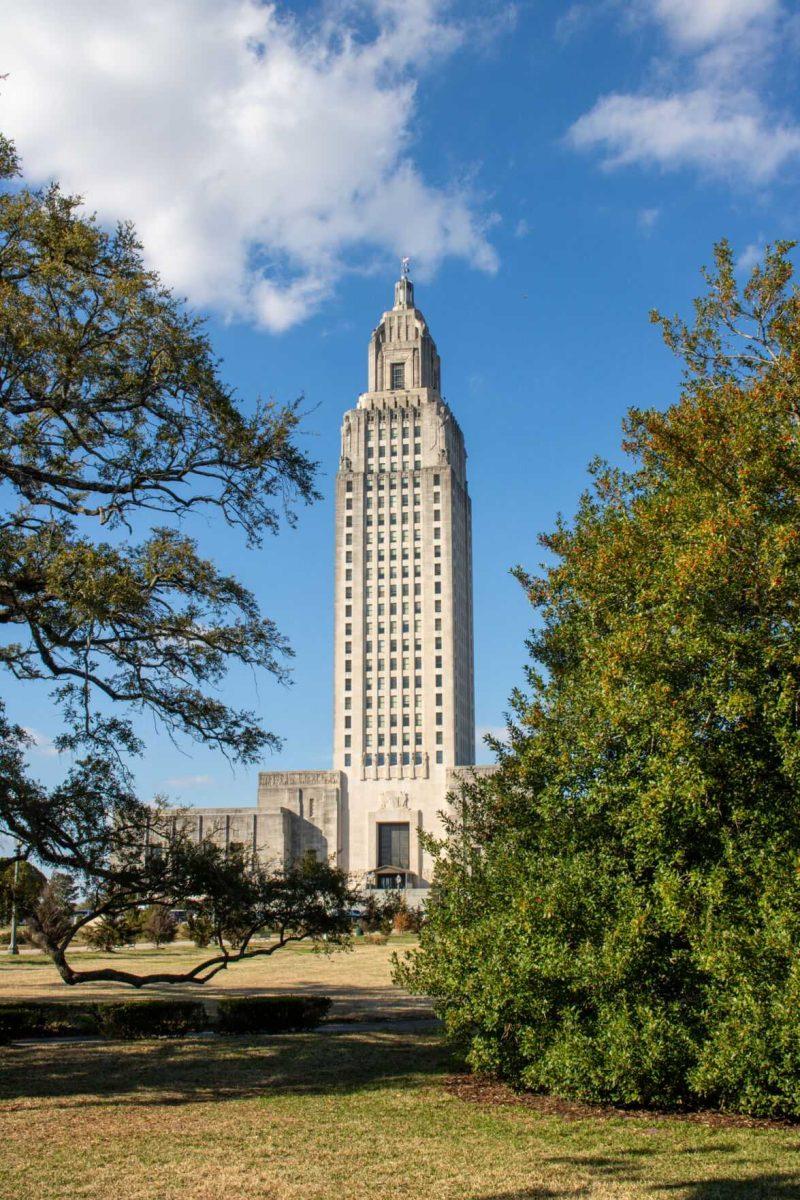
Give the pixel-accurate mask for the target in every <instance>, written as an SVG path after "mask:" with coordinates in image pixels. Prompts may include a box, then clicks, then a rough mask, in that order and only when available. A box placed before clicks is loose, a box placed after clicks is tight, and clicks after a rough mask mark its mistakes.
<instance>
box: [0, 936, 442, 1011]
mask: <svg viewBox="0 0 800 1200" xmlns="http://www.w3.org/2000/svg"><path fill="white" fill-rule="evenodd" d="M415 941H416V939H415V938H414V937H413V936H411V935H404V936H401V937H397V936H393V937H391V938H390V939H389V942H388V943H387V944H386V945H384V946H373V945H367V944H364V943H361V942H356V945H355V947H354V949H353V950H350V951H343V952H338V953H334V954H330V955H328V954H318V953H315V952H314V951H313V949H312V947H311V946H310V945H306V944H305V943H300V944H299V945H296V946H287V947H286V948H285V949H284V950H280V951H278V953H277V954H275V955H273V956H272V957H271V958H267V959H264V958H256V959H251V960H249V961H248V962H243V963H240V964H239V965H238V966H235V967H231V968H229V969H228V970H227V971H222V972H220V974H219V975H217V976H216V977H215V978H214V980H213V982H212V983H211V984H207V985H204V986H203V987H191V986H188V985H187V986H186V987H175V986H173V985H170V984H167V985H164V986H163V987H148V988H145V989H144V990H143V991H142V992H140V993H137V992H135V991H134V990H133V989H132V988H130V987H126V986H125V985H124V984H118V983H116V984H115V983H112V984H86V985H83V984H82V985H80V986H79V987H74V988H70V987H67V986H66V984H65V983H64V982H63V981H62V979H61V978H60V976H59V975H58V972H57V971H56V969H55V968H54V967H53V966H52V964H51V963H50V961H49V960H48V959H47V958H45V957H44V955H43V954H41V953H40V952H39V951H24V952H23V953H22V954H20V955H19V957H18V958H9V957H8V956H7V955H5V954H2V953H0V1001H4V1000H65V1001H70V1000H79V999H88V998H91V999H95V1000H97V999H101V998H102V999H115V998H116V999H131V998H132V997H135V996H137V995H141V996H190V997H192V998H195V999H207V1000H208V999H210V1000H213V999H215V998H217V997H218V996H236V995H247V996H254V995H268V994H269V993H271V992H286V991H287V990H291V991H293V992H298V993H303V992H316V993H320V992H324V994H325V995H326V996H330V997H331V998H332V999H333V1006H332V1008H331V1013H330V1017H331V1020H371V1019H375V1018H377V1019H392V1020H396V1019H399V1018H409V1017H410V1018H414V1017H425V1016H430V1015H431V1007H430V1005H429V1004H428V1003H427V1001H426V1000H425V999H424V998H421V997H419V996H409V995H407V994H406V993H405V992H401V991H400V990H399V989H398V988H395V987H394V986H393V985H392V981H391V964H390V960H391V956H392V954H393V952H394V951H395V950H397V951H399V952H401V953H402V952H403V951H405V950H407V949H409V948H410V947H411V946H413V945H414V943H415ZM203 954H204V952H203V951H201V950H197V949H195V947H194V946H191V945H189V944H179V945H176V946H164V947H162V949H161V950H152V949H149V948H142V947H140V946H136V947H134V948H132V949H126V950H116V951H115V952H114V953H113V954H100V953H96V952H93V951H89V950H78V951H77V952H76V953H75V954H74V955H73V960H74V963H75V965H76V966H78V967H84V966H85V967H89V966H92V967H98V966H104V965H108V966H114V967H120V968H122V969H124V970H132V971H140V972H147V971H161V970H164V971H185V970H188V969H189V968H190V967H191V966H193V965H194V964H195V963H197V962H201V961H202V958H201V956H202V955H203Z"/></svg>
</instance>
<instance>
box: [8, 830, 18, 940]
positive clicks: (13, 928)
mask: <svg viewBox="0 0 800 1200" xmlns="http://www.w3.org/2000/svg"><path fill="white" fill-rule="evenodd" d="M17 855H18V856H19V846H17ZM18 883H19V857H17V858H15V859H14V891H13V893H12V896H11V940H10V941H9V943H8V953H9V954H19V946H18V945H17V884H18Z"/></svg>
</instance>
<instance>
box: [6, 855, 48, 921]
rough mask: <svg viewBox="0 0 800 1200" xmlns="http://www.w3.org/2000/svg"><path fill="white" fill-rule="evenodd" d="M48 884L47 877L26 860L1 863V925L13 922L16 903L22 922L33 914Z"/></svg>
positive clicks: (18, 915)
mask: <svg viewBox="0 0 800 1200" xmlns="http://www.w3.org/2000/svg"><path fill="white" fill-rule="evenodd" d="M46 882H47V879H46V876H44V875H43V874H42V872H41V871H39V870H37V868H36V867H34V866H33V864H32V863H29V862H25V860H24V859H23V860H21V861H18V862H14V861H8V862H7V863H6V864H2V863H0V923H2V924H6V923H7V922H8V921H10V920H11V912H12V909H13V908H14V903H15V901H16V907H17V917H18V918H19V919H20V920H21V919H23V918H24V917H26V916H27V915H28V913H29V912H32V911H33V909H34V908H35V907H36V902H37V901H38V899H39V897H40V896H41V894H42V890H43V888H44V886H45V884H46Z"/></svg>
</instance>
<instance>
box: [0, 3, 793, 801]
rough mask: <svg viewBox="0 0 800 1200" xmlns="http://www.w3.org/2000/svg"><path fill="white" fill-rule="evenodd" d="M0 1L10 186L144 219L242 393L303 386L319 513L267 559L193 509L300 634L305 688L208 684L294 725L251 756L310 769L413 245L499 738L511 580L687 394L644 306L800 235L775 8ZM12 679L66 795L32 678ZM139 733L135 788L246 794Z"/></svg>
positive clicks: (787, 68) (150, 251)
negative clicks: (465, 460) (380, 336)
mask: <svg viewBox="0 0 800 1200" xmlns="http://www.w3.org/2000/svg"><path fill="white" fill-rule="evenodd" d="M0 18H2V22H3V28H4V39H3V42H4V44H3V46H2V47H0V73H6V72H7V73H8V79H7V80H6V82H5V83H4V84H3V89H2V94H0V127H2V128H3V129H4V131H6V132H7V133H10V134H11V135H12V136H13V137H14V138H15V139H16V140H17V142H18V146H19V150H20V152H21V155H22V158H23V163H24V166H25V169H26V173H27V175H28V177H29V178H30V179H31V180H34V181H40V180H44V179H48V178H52V177H57V178H59V179H61V180H62V181H63V183H64V184H65V185H66V186H67V187H68V188H69V189H71V190H74V191H79V192H81V193H82V194H84V195H85V196H86V200H87V205H88V206H89V207H91V208H94V209H96V210H97V212H98V214H99V216H100V218H101V219H102V220H104V221H109V222H111V221H114V220H116V219H118V218H120V217H132V218H133V219H134V220H135V222H136V224H137V227H138V228H139V230H140V232H141V235H142V238H143V241H144V245H145V251H146V253H147V256H148V259H149V261H150V262H151V263H152V264H153V265H154V266H156V267H157V268H158V269H159V270H160V271H161V272H162V274H163V276H164V278H165V279H166V280H167V281H168V282H170V283H171V284H172V285H173V286H175V288H176V289H177V290H178V291H179V293H181V294H184V295H186V296H187V297H188V299H189V302H190V303H191V304H192V305H193V306H194V307H196V308H197V309H198V310H199V311H202V312H206V313H208V314H209V321H210V332H211V336H212V340H213V342H214V345H215V347H216V348H217V350H218V352H219V353H220V355H221V356H222V357H223V359H224V366H223V372H224V375H225V377H226V378H227V379H228V380H229V381H230V382H231V383H233V384H235V385H236V387H237V388H238V389H239V392H240V394H241V396H242V397H243V400H244V402H245V403H249V402H251V401H252V399H253V398H254V397H255V396H256V395H257V394H258V393H261V394H263V395H268V394H271V395H274V396H275V397H277V398H280V399H286V400H289V399H292V398H294V397H295V396H297V395H299V394H301V393H302V394H303V395H304V396H305V400H306V405H307V409H308V415H307V417H306V419H305V422H304V429H303V435H302V436H303V438H304V444H305V445H306V447H307V448H308V450H309V452H310V453H311V454H312V455H313V456H314V457H315V458H317V459H318V460H319V462H320V471H321V473H320V480H319V482H320V490H321V491H322V493H323V500H322V501H321V502H320V503H319V504H317V505H316V506H315V507H314V508H312V509H308V510H304V511H302V512H301V513H300V519H299V522H298V525H297V527H296V528H295V529H288V530H285V531H284V532H283V533H282V534H281V536H280V537H279V538H277V539H270V540H269V541H268V542H266V543H265V545H264V547H263V549H262V550H260V551H248V550H247V548H246V547H245V546H244V545H243V544H242V543H241V542H239V541H238V540H237V539H236V538H235V537H232V536H231V535H230V533H229V532H227V531H226V530H225V529H223V528H221V527H220V526H219V525H218V524H216V523H214V522H211V523H209V524H201V523H198V524H197V525H195V526H193V527H192V528H193V531H194V532H195V533H196V534H197V536H198V537H199V538H200V540H201V544H202V546H203V548H204V549H205V551H206V552H207V553H208V554H209V555H210V556H213V557H215V558H216V559H218V560H219V561H220V562H221V563H222V564H223V565H224V566H225V567H227V568H228V569H230V570H231V571H234V572H235V573H236V574H238V575H239V576H240V577H241V578H242V579H243V580H244V581H245V582H246V583H247V584H248V585H249V586H250V587H251V588H252V589H253V590H254V591H255V593H256V594H257V595H258V596H259V598H260V600H261V603H262V606H263V609H264V611H265V612H266V613H267V614H268V615H269V616H271V617H273V618H274V619H275V620H276V621H277V622H278V624H279V626H280V627H281V629H282V630H283V631H284V633H286V634H287V635H288V637H289V638H290V641H291V643H292V645H293V648H294V650H295V654H296V658H295V661H294V667H293V669H294V684H293V686H292V687H290V688H288V689H285V688H281V687H279V686H278V685H276V684H275V683H273V682H272V681H271V679H270V678H269V677H262V678H259V679H254V678H252V677H250V676H249V675H245V674H243V673H238V674H234V675H232V676H231V678H230V680H229V681H228V685H227V687H226V694H227V695H228V696H229V697H230V698H231V699H233V700H235V702H236V703H237V704H246V705H249V706H250V707H252V708H254V709H256V710H257V711H258V712H260V713H261V715H262V716H263V719H264V722H265V724H266V725H267V726H268V727H269V728H270V729H273V730H274V731H276V732H277V733H279V734H280V735H281V736H282V737H283V738H284V739H285V748H284V750H283V752H281V753H280V754H277V755H274V756H272V757H271V758H270V759H269V760H267V761H266V762H265V763H264V767H265V768H266V769H277V768H281V767H326V766H328V765H329V757H330V737H331V707H332V672H331V667H332V632H333V630H332V607H331V602H332V586H333V564H332V548H333V544H332V534H333V509H332V492H333V479H334V475H335V471H336V466H337V459H338V430H339V423H340V419H341V415H342V413H343V411H344V410H345V409H346V408H348V407H350V406H352V405H353V403H354V402H355V400H356V397H357V395H358V393H359V392H360V391H361V390H363V389H364V387H365V366H366V347H367V341H368V338H369V334H370V331H371V329H372V328H373V326H374V325H375V324H376V322H377V320H378V318H379V316H380V314H381V312H382V311H383V310H384V309H385V308H386V307H387V306H388V305H389V304H390V301H391V293H392V284H393V280H394V278H395V276H396V274H397V269H398V258H399V256H400V255H401V254H403V253H407V254H410V255H412V259H413V266H412V273H413V275H414V277H415V281H416V284H417V302H418V304H419V306H420V307H421V309H422V311H423V312H424V313H425V316H426V317H427V319H428V321H429V324H430V326H431V329H432V332H433V335H434V337H435V339H436V341H437V343H438V347H439V351H440V354H441V356H442V364H443V390H444V393H445V396H446V398H447V400H448V402H449V404H450V405H451V407H452V408H453V410H454V412H455V414H456V416H457V417H458V420H459V422H460V423H461V425H462V428H463V430H464V434H465V437H466V443H467V448H468V452H469V477H470V489H471V493H472V498H473V516H474V563H475V620H476V630H475V634H476V636H475V644H476V689H477V719H478V725H479V728H481V729H482V728H494V727H497V726H500V725H501V724H502V721H503V713H504V711H505V708H506V702H507V697H508V695H509V693H510V691H511V689H512V688H513V687H514V686H515V685H517V684H519V683H520V682H521V676H522V665H523V662H524V646H523V641H524V638H525V636H526V633H527V630H528V627H529V625H530V623H531V621H532V613H531V610H530V609H529V607H528V605H527V602H526V600H525V597H524V596H523V594H522V593H521V591H520V589H519V587H518V585H517V584H516V583H515V582H514V581H513V579H512V578H511V577H510V575H509V568H510V567H511V566H513V565H514V564H515V563H518V562H521V563H524V564H525V565H526V566H528V567H531V566H535V564H536V563H537V562H538V561H539V559H540V553H539V550H538V547H537V545H536V535H537V533H538V532H539V531H542V530H547V529H550V528H551V527H552V525H553V522H554V519H555V517H556V514H557V513H558V512H564V513H566V514H569V513H571V512H572V511H573V510H574V508H575V505H576V501H577V497H578V495H579V493H580V491H581V490H582V488H583V487H584V486H585V484H586V479H587V476H586V465H587V463H588V461H589V460H590V459H591V458H593V457H594V456H595V455H601V456H606V457H608V458H611V459H615V460H616V459H619V450H618V447H619V440H620V421H621V418H622V416H623V414H624V412H625V410H626V409H627V408H628V407H629V406H630V405H632V404H636V405H658V406H663V405H665V404H668V403H669V402H670V401H671V400H672V399H673V398H674V397H675V395H676V389H677V384H678V369H677V366H676V364H675V363H674V362H673V361H672V360H671V358H670V356H669V354H668V352H667V351H666V349H665V348H664V347H663V346H662V344H661V342H660V339H659V336H658V333H657V331H656V330H655V329H654V328H653V327H652V326H651V325H650V324H649V321H648V312H649V310H650V308H651V307H653V306H658V307H660V308H662V309H664V310H666V311H669V312H672V311H683V312H686V311H687V308H688V306H689V304H690V301H691V299H692V297H693V296H695V295H697V294H698V293H699V291H700V290H701V287H702V284H701V280H700V276H699V268H700V266H701V265H702V264H703V263H707V262H709V261H710V258H711V249H712V245H713V243H714V241H716V240H717V239H718V238H720V237H722V236H726V237H728V238H729V239H730V240H731V241H732V243H733V244H734V247H735V249H736V252H737V254H738V255H739V257H740V260H741V266H742V270H744V269H745V268H746V266H747V265H748V263H750V262H752V261H753V260H754V258H755V256H756V255H757V253H758V250H759V248H760V247H761V246H762V245H763V244H764V243H765V242H766V241H771V240H774V239H776V238H779V237H791V236H793V235H795V234H796V233H797V225H796V214H797V184H798V163H799V162H800V97H799V96H798V90H797V78H798V72H797V60H798V49H799V48H800V32H799V26H798V20H797V17H796V16H795V15H794V14H793V12H792V11H791V9H790V7H789V6H788V5H786V6H783V5H781V4H780V3H779V2H778V0H693V2H691V3H690V2H689V0H633V2H626V3H622V2H621V0H620V2H619V3H615V2H614V0H605V2H603V0H599V2H595V3H591V4H575V5H569V4H564V3H552V2H551V3H547V2H545V0H541V2H535V0H532V2H531V3H520V4H517V5H508V4H498V5H494V6H492V5H491V4H486V3H483V4H480V5H479V4H477V3H476V4H453V5H449V6H445V5H443V4H440V3H437V2H436V0H406V2H405V3H403V4H400V3H399V2H398V0H371V2H369V3H360V2H356V0H354V2H353V3H348V4H344V3H342V4H336V5H333V4H329V5H325V6H324V7H318V6H316V5H311V4H303V5H296V6H290V5H277V6H275V7H274V8H267V7H265V6H262V5H259V4H257V3H255V2H253V0H215V2H214V3H212V0H195V2H193V3H190V2H189V0H167V2H159V3H155V0H152V2H151V3H148V2H147V0H144V2H143V0H137V3H135V4H134V3H128V2H127V0H121V2H120V3H116V4H114V5H106V4H102V3H101V0H70V2H69V3H64V2H63V0H59V2H58V3H56V0H28V2H27V3H26V4H25V5H24V6H21V5H18V4H17V3H16V2H15V0H0ZM4 694H5V695H6V697H7V698H8V699H9V701H10V708H11V712H12V715H13V716H14V718H15V719H16V720H18V721H19V722H20V723H22V724H24V725H26V726H28V727H29V728H31V729H33V730H35V731H37V736H38V738H39V744H38V747H37V748H36V749H35V751H34V753H33V756H32V761H33V763H34V765H35V767H36V770H37V772H38V773H39V774H40V775H41V777H42V778H44V779H46V780H54V779H56V778H57V777H58V774H59V772H60V771H61V770H62V769H63V763H61V762H60V761H59V759H58V757H57V756H56V755H55V754H54V753H53V752H52V749H51V747H50V744H49V740H48V739H50V738H52V737H53V736H54V735H55V734H56V733H57V732H58V722H57V717H56V714H54V712H53V711H52V710H51V707H50V704H49V701H48V698H47V694H46V691H42V692H38V693H37V692H36V690H35V689H34V690H33V691H31V689H30V687H29V686H26V687H25V689H20V688H15V687H13V686H11V685H8V684H5V685H4ZM143 732H144V733H145V736H146V740H147V744H148V751H147V754H146V756H145V758H144V759H143V761H142V762H141V764H140V765H139V768H138V777H139V781H140V785H141V789H142V793H143V795H145V796H150V795H152V794H153V793H154V792H166V793H168V794H169V795H170V796H171V797H172V798H173V799H175V800H180V801H181V802H182V803H204V804H212V803H250V802H252V801H253V800H254V797H255V772H254V771H253V770H252V769H251V770H239V771H237V772H236V773H232V772H231V770H230V769H229V768H228V767H227V765H226V764H225V763H224V762H220V760H219V759H218V758H215V757H213V756H212V755H210V754H208V753H207V752H204V751H202V750H198V749H197V748H196V747H194V746H193V745H191V744H185V745H183V746H182V747H180V748H176V747H174V746H173V745H172V744H171V742H170V741H169V740H168V739H167V738H166V737H165V736H163V735H161V734H159V732H158V730H157V729H154V728H153V727H152V724H148V725H147V726H145V727H143ZM479 757H482V758H483V759H484V761H486V760H488V752H486V751H484V752H483V754H482V755H479Z"/></svg>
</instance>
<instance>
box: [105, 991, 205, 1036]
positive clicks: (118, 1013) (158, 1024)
mask: <svg viewBox="0 0 800 1200" xmlns="http://www.w3.org/2000/svg"><path fill="white" fill-rule="evenodd" d="M93 1008H94V1012H95V1015H96V1018H97V1028H98V1030H99V1032H100V1034H101V1035H102V1036H103V1037H109V1038H121V1039H124V1040H126V1041H127V1040H128V1039H131V1038H149V1037H181V1036H182V1035H183V1034H186V1033H195V1032H197V1031H198V1030H201V1029H206V1028H207V1027H208V1025H209V1019H208V1014H207V1013H206V1010H205V1006H204V1005H203V1003H202V1001H200V1000H123V1001H114V1002H113V1003H105V1004H96V1005H94V1006H93Z"/></svg>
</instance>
